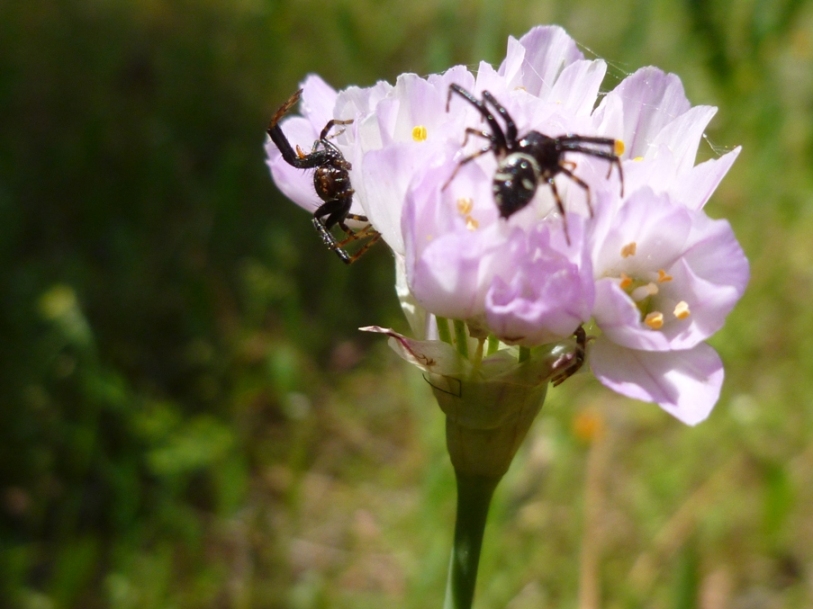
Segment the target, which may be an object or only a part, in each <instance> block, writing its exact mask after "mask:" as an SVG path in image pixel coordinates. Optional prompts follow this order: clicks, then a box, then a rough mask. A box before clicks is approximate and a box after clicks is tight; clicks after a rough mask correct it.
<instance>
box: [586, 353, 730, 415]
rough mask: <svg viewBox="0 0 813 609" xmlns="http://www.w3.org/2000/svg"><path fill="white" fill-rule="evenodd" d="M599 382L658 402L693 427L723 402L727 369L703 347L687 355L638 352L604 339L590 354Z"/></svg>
mask: <svg viewBox="0 0 813 609" xmlns="http://www.w3.org/2000/svg"><path fill="white" fill-rule="evenodd" d="M590 367H591V368H592V370H593V373H594V374H595V375H596V378H598V380H599V381H601V382H602V383H603V384H604V385H606V386H607V387H609V388H610V389H612V390H613V391H616V392H618V393H620V394H622V395H626V396H628V397H631V398H634V399H636V400H643V401H645V402H655V403H657V404H658V405H659V406H660V407H661V408H663V409H664V410H665V411H666V412H668V413H669V414H671V415H672V416H674V417H676V418H677V419H679V420H680V421H682V422H684V423H686V424H687V425H696V424H697V423H700V422H701V421H703V420H705V419H706V418H707V417H708V416H709V413H710V412H711V410H712V408H714V405H715V404H716V403H717V400H718V398H719V397H720V388H721V387H722V384H723V363H722V361H721V360H720V356H719V355H717V352H716V351H715V350H714V349H712V348H711V347H709V346H708V345H706V344H705V343H701V344H699V345H697V346H696V347H694V348H693V349H687V350H685V351H665V352H653V351H636V350H633V349H626V348H624V347H621V346H619V345H615V344H613V343H612V342H610V341H608V340H603V339H601V338H599V339H598V340H596V341H595V344H593V345H592V346H591V350H590Z"/></svg>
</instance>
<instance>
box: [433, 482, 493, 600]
mask: <svg viewBox="0 0 813 609" xmlns="http://www.w3.org/2000/svg"><path fill="white" fill-rule="evenodd" d="M455 478H456V479H457V521H456V522H455V528H454V547H453V548H452V558H451V560H450V562H449V577H448V579H447V580H446V601H445V602H444V604H443V609H471V604H472V601H473V600H474V586H475V584H476V583H477V567H478V565H479V564H480V548H481V547H482V545H483V532H484V531H485V527H486V517H487V516H488V507H489V505H490V504H491V497H492V496H493V495H494V489H495V488H497V483H499V481H500V478H492V477H488V476H478V475H472V474H465V473H462V472H458V471H456V472H455Z"/></svg>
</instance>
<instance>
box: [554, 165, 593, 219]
mask: <svg viewBox="0 0 813 609" xmlns="http://www.w3.org/2000/svg"><path fill="white" fill-rule="evenodd" d="M566 162H567V161H562V162H561V163H559V171H560V172H561V173H563V174H565V175H566V176H567V177H569V178H570V179H571V180H573V181H574V182H576V184H578V185H579V186H581V187H582V188H583V189H584V191H585V192H586V193H587V209H589V210H590V217H591V218H592V217H593V204H592V203H591V202H590V186H589V185H588V184H587V182H585V181H584V180H582V179H581V178H580V177H579V176H577V175H576V174H574V173H573V172H572V171H570V169H568V168H567V167H565V166H564V164H565V163H566ZM573 164H574V165H575V163H573Z"/></svg>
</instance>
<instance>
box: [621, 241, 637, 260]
mask: <svg viewBox="0 0 813 609" xmlns="http://www.w3.org/2000/svg"><path fill="white" fill-rule="evenodd" d="M637 249H638V244H637V243H636V242H635V241H630V242H629V243H627V244H626V245H625V246H624V247H622V248H621V257H622V258H629V257H630V256H634V255H635V252H636V250H637Z"/></svg>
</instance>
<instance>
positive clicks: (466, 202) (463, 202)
mask: <svg viewBox="0 0 813 609" xmlns="http://www.w3.org/2000/svg"><path fill="white" fill-rule="evenodd" d="M472 209H474V201H473V200H472V199H470V198H469V197H460V198H459V199H458V200H457V211H459V212H460V213H461V214H462V215H464V216H465V215H468V214H470V213H471V210H472Z"/></svg>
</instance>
